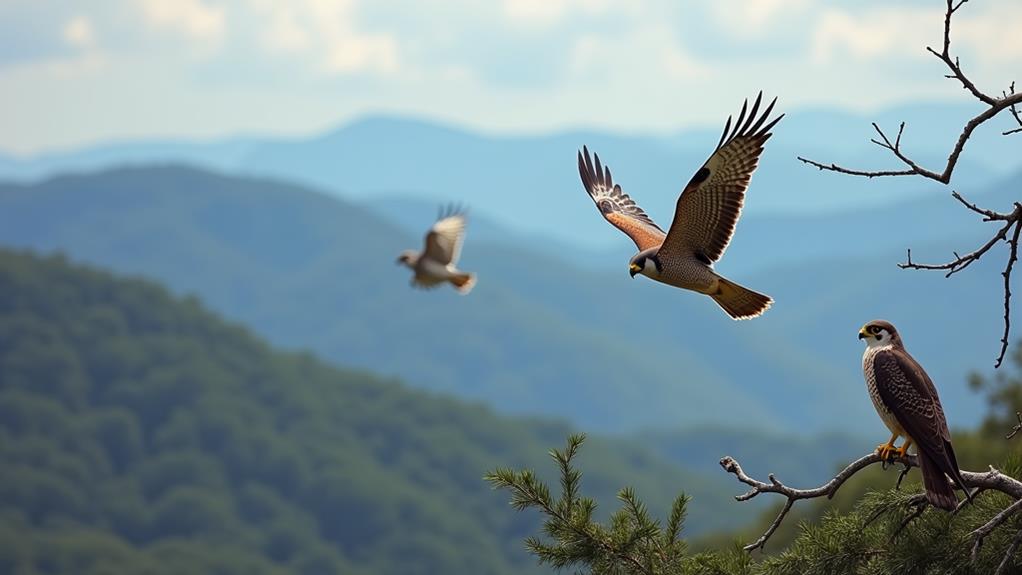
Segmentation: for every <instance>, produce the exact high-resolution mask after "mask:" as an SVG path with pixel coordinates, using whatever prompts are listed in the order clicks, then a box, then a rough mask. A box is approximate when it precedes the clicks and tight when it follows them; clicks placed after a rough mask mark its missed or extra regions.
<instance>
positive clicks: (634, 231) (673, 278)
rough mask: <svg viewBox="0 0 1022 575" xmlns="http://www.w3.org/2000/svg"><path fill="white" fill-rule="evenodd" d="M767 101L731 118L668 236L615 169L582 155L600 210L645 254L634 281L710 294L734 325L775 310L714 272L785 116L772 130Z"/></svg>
mask: <svg viewBox="0 0 1022 575" xmlns="http://www.w3.org/2000/svg"><path fill="white" fill-rule="evenodd" d="M762 98H763V93H762V92H760V93H759V96H757V97H756V102H755V103H754V104H753V105H752V110H751V111H750V110H748V105H749V101H748V100H746V101H745V103H744V104H742V111H741V113H740V114H739V115H738V121H737V122H735V123H734V126H733V127H732V124H731V117H730V116H729V117H728V119H727V124H725V125H724V133H723V134H721V137H720V142H718V143H717V148H716V149H715V150H714V151H713V154H712V155H711V156H710V158H709V159H708V160H706V163H704V164H703V166H702V167H701V168H699V170H698V171H697V172H696V173H695V175H694V176H692V179H691V180H690V181H689V183H688V185H686V186H685V189H684V190H683V191H682V192H681V196H680V197H679V198H678V203H677V206H676V207H675V211H674V221H673V222H672V223H671V229H670V230H669V231H667V232H666V233H665V232H664V231H663V230H662V229H661V228H660V227H659V226H657V225H656V224H655V223H654V222H653V220H652V219H651V218H650V217H649V216H648V215H646V212H645V211H643V210H642V208H640V207H639V206H638V205H636V203H635V201H633V200H632V198H631V197H629V196H628V194H626V193H624V192H623V191H622V190H621V186H620V185H618V184H615V183H614V181H613V179H612V178H611V176H610V168H608V167H606V166H601V165H600V157H599V156H596V159H595V163H594V161H593V160H592V159H590V157H589V149H588V148H586V147H583V148H582V151H581V152H579V153H578V172H579V175H581V176H582V185H583V186H585V189H586V191H587V192H589V196H590V197H591V198H592V199H593V202H595V203H596V208H597V209H598V210H600V213H601V214H603V217H604V218H605V219H606V220H607V221H608V222H610V223H611V224H612V225H613V226H614V227H616V228H617V229H619V230H621V231H622V232H624V233H625V235H627V236H628V237H629V238H631V239H632V241H633V242H635V245H636V246H637V247H638V248H639V253H637V254H635V255H634V256H632V259H631V261H630V262H629V267H628V269H629V273H630V274H631V276H632V277H633V278H634V277H635V275H636V274H642V275H644V276H646V277H648V278H650V279H653V280H656V281H658V282H662V283H665V284H668V285H672V286H675V287H679V288H683V289H687V290H692V291H696V292H699V293H703V294H706V295H708V296H710V297H712V298H713V301H715V302H717V304H718V305H719V306H720V307H722V308H724V311H725V312H727V313H728V315H730V316H731V317H732V318H734V319H749V318H754V317H757V316H759V315H761V314H762V313H763V312H765V311H766V310H767V308H769V307H770V304H771V303H773V300H772V299H770V298H769V297H768V296H765V295H763V294H760V293H756V292H754V291H752V290H750V289H747V288H745V287H742V286H740V285H738V284H736V283H734V282H732V281H730V280H728V279H725V278H723V277H721V276H720V275H718V274H717V272H715V271H714V270H713V263H714V262H716V261H717V260H719V259H720V257H721V256H722V255H724V250H725V249H727V245H728V243H730V241H731V237H732V236H733V235H734V233H735V224H737V223H738V217H739V216H740V215H741V213H742V204H743V203H744V201H745V189H746V188H747V187H748V186H749V179H750V178H751V177H752V172H753V171H755V169H756V165H757V163H758V161H759V156H760V154H761V153H762V152H763V144H764V143H766V141H767V140H768V139H769V138H770V135H771V134H770V128H773V127H774V124H776V123H777V122H778V121H780V119H781V118H783V117H784V114H781V115H780V116H778V117H777V118H774V120H773V121H771V122H769V123H767V117H768V116H769V115H770V112H771V110H773V108H774V103H776V102H777V99H776V98H774V100H773V102H770V105H769V106H767V108H766V110H764V111H763V113H762V114H761V115H759V105H760V101H761V100H762ZM747 111H748V116H746V112H747Z"/></svg>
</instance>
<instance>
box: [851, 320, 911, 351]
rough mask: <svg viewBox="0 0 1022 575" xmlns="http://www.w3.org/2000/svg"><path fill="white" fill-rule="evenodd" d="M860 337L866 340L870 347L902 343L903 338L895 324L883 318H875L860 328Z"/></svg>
mask: <svg viewBox="0 0 1022 575" xmlns="http://www.w3.org/2000/svg"><path fill="white" fill-rule="evenodd" d="M859 339H864V340H866V345H868V346H869V347H881V346H886V345H892V344H896V343H898V344H900V343H901V338H900V336H898V330H897V329H895V328H894V324H892V323H891V322H889V321H884V320H882V319H875V320H873V321H871V322H869V323H867V324H866V325H864V326H862V329H860V330H859Z"/></svg>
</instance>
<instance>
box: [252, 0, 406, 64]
mask: <svg viewBox="0 0 1022 575" xmlns="http://www.w3.org/2000/svg"><path fill="white" fill-rule="evenodd" d="M250 4H251V6H252V8H254V9H255V12H256V13H257V14H259V15H260V16H261V19H262V22H261V23H262V24H263V26H264V29H263V31H262V34H261V41H262V46H263V48H264V49H265V50H267V51H268V52H270V53H272V54H282V55H289V56H292V57H299V58H303V59H305V60H306V61H308V62H311V63H312V65H313V67H314V68H316V69H318V70H320V71H321V72H324V73H326V74H348V73H355V72H371V73H376V74H393V73H395V72H397V71H398V69H399V68H400V66H399V63H400V57H399V56H400V47H399V45H398V42H397V39H396V37H395V36H394V35H393V34H389V33H383V32H365V31H362V30H360V29H359V25H358V21H357V17H356V16H357V14H356V12H357V8H358V5H357V4H356V2H355V0H291V1H290V2H288V3H283V2H271V1H269V0H250Z"/></svg>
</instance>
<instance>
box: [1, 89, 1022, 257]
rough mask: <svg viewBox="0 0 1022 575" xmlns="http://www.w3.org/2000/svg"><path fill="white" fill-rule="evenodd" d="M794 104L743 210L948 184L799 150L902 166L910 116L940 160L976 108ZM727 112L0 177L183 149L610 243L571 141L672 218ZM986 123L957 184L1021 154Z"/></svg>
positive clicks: (423, 135) (325, 143)
mask: <svg viewBox="0 0 1022 575" xmlns="http://www.w3.org/2000/svg"><path fill="white" fill-rule="evenodd" d="M737 104H738V102H737V101H736V108H737ZM782 108H783V103H782ZM786 111H788V112H789V114H788V116H787V117H786V118H785V119H784V120H783V121H782V122H781V124H779V125H778V128H777V130H776V134H775V136H774V138H773V139H772V141H771V142H770V144H769V146H768V147H767V151H766V152H765V155H764V158H763V162H762V163H761V167H760V169H759V170H758V172H757V173H756V176H755V178H754V180H753V187H752V189H751V191H750V194H749V197H748V202H747V208H746V210H747V214H749V215H783V214H792V213H820V212H833V211H840V210H847V209H852V208H856V207H863V206H876V205H886V204H890V203H892V202H896V201H898V200H899V199H900V198H905V197H911V196H917V195H922V194H927V193H932V191H933V190H934V189H940V186H938V185H937V184H935V183H932V182H931V183H928V182H924V181H921V180H917V179H912V178H909V179H890V180H876V181H872V182H866V181H864V180H860V179H857V178H850V177H847V176H841V175H836V174H831V173H823V172H819V171H817V170H815V169H812V168H810V167H807V166H805V165H803V164H802V163H800V162H798V161H797V160H796V156H798V155H803V156H809V157H811V158H814V159H819V160H821V161H833V162H838V163H841V164H845V165H849V166H861V167H875V168H881V167H891V166H894V165H896V164H895V163H894V160H893V159H892V158H890V157H889V156H888V155H887V154H884V151H883V150H881V149H879V148H877V147H876V146H874V145H873V144H871V143H870V142H869V139H870V138H871V137H873V136H875V134H874V133H873V132H872V128H871V127H870V121H872V120H878V121H880V123H881V124H882V125H884V126H886V127H888V128H890V129H896V128H897V124H898V122H899V121H900V120H902V119H904V120H906V121H907V122H908V127H907V129H906V133H905V136H904V138H903V145H904V146H905V149H906V150H908V151H910V152H911V153H912V155H913V157H914V158H916V159H917V160H919V161H920V162H922V163H923V164H924V165H932V166H939V165H941V163H942V162H943V161H945V159H946V157H947V154H948V152H949V150H950V146H951V144H952V143H953V142H954V140H955V138H956V137H957V133H958V131H959V130H960V129H961V126H962V124H963V122H964V121H965V120H966V119H967V118H969V117H971V116H972V115H974V114H975V110H974V108H973V107H972V106H970V105H967V104H930V105H919V106H914V107H911V108H898V109H892V110H887V111H882V112H878V113H876V114H863V115H857V114H849V113H847V112H843V111H836V110H821V109H795V110H786ZM736 112H737V109H736ZM723 121H724V118H716V119H708V120H707V122H706V124H705V127H704V128H693V129H688V130H684V131H681V132H678V133H667V134H659V135H657V134H629V135H624V134H614V133H607V132H599V131H565V132H559V133H552V134H538V135H513V136H512V135H497V134H483V133H479V132H475V131H471V130H467V129H464V128H460V127H456V126H450V125H445V124H438V123H434V122H430V121H425V120H419V119H413V118H397V117H373V118H366V119H362V120H358V121H354V122H352V123H349V124H347V125H344V126H342V127H340V128H338V129H336V130H332V131H330V132H327V133H324V134H321V135H317V136H313V137H309V138H287V139H284V138H236V139H230V140H224V141H214V142H197V143H195V144H189V143H188V142H171V143H160V142H141V143H138V144H135V143H124V144H118V145H104V146H99V147H97V148H86V149H84V150H81V151H69V152H62V153H55V154H43V155H40V156H35V157H29V158H24V159H20V160H14V159H10V158H9V159H7V160H6V161H2V160H0V177H7V178H16V179H21V180H24V179H26V178H29V179H33V178H40V177H43V176H46V175H52V174H55V173H58V172H66V171H68V170H74V171H81V170H96V169H101V168H108V167H112V166H118V165H122V164H125V163H139V162H168V161H172V162H187V163H190V164H195V165H199V166H205V167H207V168H212V169H216V170H218V171H225V172H228V173H233V174H240V175H260V176H272V177H276V178H282V179H285V180H288V181H293V182H298V183H303V184H306V185H311V186H314V187H316V188H318V189H322V190H326V191H332V192H338V193H342V194H343V195H344V196H345V197H349V198H363V199H368V198H377V197H380V196H387V195H394V194H400V195H403V196H411V197H415V198H418V199H423V200H427V201H428V202H430V203H434V204H436V203H440V202H448V201H463V202H467V203H469V204H471V205H472V207H473V208H474V211H475V213H476V214H477V215H479V216H485V217H488V218H490V219H492V220H494V221H496V222H499V223H500V224H501V225H503V226H505V227H508V228H509V229H512V230H517V231H520V232H528V233H530V234H538V235H541V236H545V237H554V238H558V239H559V240H561V241H567V242H570V243H571V244H572V245H577V246H594V247H599V248H605V247H607V246H611V245H613V239H611V238H609V237H608V234H607V233H606V230H605V229H604V226H605V224H604V223H603V222H602V221H601V220H600V218H599V217H598V216H597V217H594V216H595V215H596V212H595V210H594V209H593V208H592V206H591V205H590V203H589V200H588V199H587V197H586V195H585V193H584V192H583V191H582V188H581V185H580V184H579V181H578V174H577V168H576V165H575V153H576V150H577V149H579V148H581V147H582V145H583V144H585V145H588V146H589V147H590V149H591V150H593V151H595V152H598V153H599V154H600V155H601V156H602V157H603V159H604V160H605V161H606V163H607V164H608V165H609V166H610V167H611V168H612V170H613V171H614V174H615V176H616V178H617V179H618V180H619V181H620V182H621V183H622V184H623V186H624V188H625V190H626V191H628V192H629V193H632V194H633V195H634V196H635V197H636V199H637V200H638V202H639V203H640V204H641V205H642V206H643V207H645V208H646V210H647V211H648V212H650V213H651V215H653V217H654V218H655V219H656V220H657V221H659V222H660V223H661V224H662V225H663V226H664V227H667V226H668V225H669V223H670V220H671V218H672V217H673V213H674V202H675V199H676V198H677V194H678V192H679V191H680V189H681V186H682V184H683V183H684V182H686V181H688V179H689V178H690V177H691V175H692V174H693V173H694V172H695V170H696V169H697V168H698V166H699V165H701V164H702V162H703V161H704V160H705V159H706V158H707V156H708V155H709V153H710V152H711V151H712V148H713V146H714V145H715V144H716V142H717V140H718V137H719V134H720V130H721V128H722V127H723ZM987 128H988V127H984V128H983V129H981V130H980V131H979V132H978V133H977V134H976V136H975V137H974V139H973V141H971V142H970V144H969V147H968V148H967V151H966V153H965V154H964V155H963V156H962V160H961V162H960V164H959V166H958V169H957V170H956V174H955V184H956V186H959V187H961V186H966V187H970V188H971V187H974V186H978V185H983V184H987V183H989V182H990V181H992V180H993V179H995V178H997V177H999V176H1001V175H1003V174H1005V173H1008V172H1009V171H1011V170H1013V169H1016V168H1017V167H1018V166H1019V165H1020V163H1019V160H1018V158H1019V157H1020V154H1019V153H1018V152H1019V147H1018V144H1017V142H1013V141H1010V140H1007V139H1005V138H1003V137H1001V136H1000V135H999V132H997V131H996V130H995V129H994V128H993V127H989V128H990V129H987ZM753 241H759V240H758V239H754V240H753Z"/></svg>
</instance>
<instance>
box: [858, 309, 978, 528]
mask: <svg viewBox="0 0 1022 575" xmlns="http://www.w3.org/2000/svg"><path fill="white" fill-rule="evenodd" d="M859 339H864V340H866V351H865V352H864V353H863V354H862V371H863V374H864V375H865V377H866V389H868V390H869V397H870V399H872V400H873V407H875V408H876V410H877V414H879V415H880V419H882V420H883V422H884V424H885V425H886V426H887V429H889V430H890V431H891V439H889V440H888V441H887V443H886V444H883V445H879V446H877V452H878V453H879V454H880V456H881V457H883V458H884V459H885V460H886V459H887V458H888V457H890V456H892V455H897V456H899V457H904V455H905V454H906V453H907V452H908V448H909V446H910V445H912V444H915V446H916V451H918V454H919V457H918V460H919V471H920V473H922V476H923V487H924V488H925V489H926V500H927V501H929V502H930V504H931V505H933V506H934V507H939V508H941V509H945V510H947V511H952V510H954V508H955V507H956V506H957V505H958V498H957V497H955V492H954V490H953V489H952V487H951V484H950V483H948V477H950V478H951V480H952V481H954V483H955V485H957V486H958V488H959V489H961V490H962V491H964V492H965V496H966V497H967V498H968V499H969V500H970V501H971V500H972V495H971V494H970V493H969V490H968V489H966V488H965V483H964V481H963V480H962V474H961V472H960V471H959V470H958V460H957V459H956V458H955V451H954V449H953V448H952V447H951V433H950V432H948V428H947V420H945V419H944V408H943V407H941V405H940V398H939V397H937V389H936V388H935V387H934V386H933V381H931V380H930V376H928V375H926V372H925V371H923V368H922V366H920V365H919V363H918V362H916V360H915V359H914V358H913V357H912V356H911V355H909V353H908V351H906V350H905V346H904V344H902V342H901V336H900V335H899V334H898V330H897V329H895V328H894V326H893V325H892V324H891V323H890V322H887V321H883V320H874V321H871V322H869V323H867V324H866V325H864V326H862V329H860V330H859ZM899 437H904V438H905V442H904V443H903V444H902V445H901V447H897V448H896V447H895V446H894V442H895V441H897V440H898V438H899Z"/></svg>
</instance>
